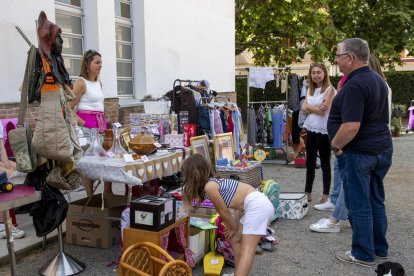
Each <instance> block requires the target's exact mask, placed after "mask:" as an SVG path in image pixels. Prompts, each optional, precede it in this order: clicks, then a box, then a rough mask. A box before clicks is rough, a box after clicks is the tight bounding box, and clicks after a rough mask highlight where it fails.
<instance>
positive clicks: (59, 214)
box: [29, 165, 69, 237]
mask: <svg viewBox="0 0 414 276" xmlns="http://www.w3.org/2000/svg"><path fill="white" fill-rule="evenodd" d="M46 167H47V166H46V165H44V166H42V167H41V168H38V170H36V172H35V173H32V179H34V178H36V180H37V181H38V182H37V183H36V184H38V185H39V188H40V191H41V192H42V199H41V200H40V201H39V202H36V203H34V204H33V205H32V206H31V208H30V212H29V214H30V215H31V216H32V217H33V225H34V227H35V230H36V235H37V236H38V237H42V236H46V235H48V234H49V233H50V232H52V231H53V230H55V229H56V228H57V227H58V226H59V225H60V224H61V223H62V222H63V221H64V220H65V218H66V214H67V212H68V207H69V205H68V202H67V201H66V199H65V197H64V196H63V195H62V193H61V192H60V191H59V190H58V189H55V188H53V187H50V186H49V185H47V184H46V177H47V174H48V172H49V169H48V168H46Z"/></svg>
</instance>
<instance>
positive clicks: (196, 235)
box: [190, 226, 209, 263]
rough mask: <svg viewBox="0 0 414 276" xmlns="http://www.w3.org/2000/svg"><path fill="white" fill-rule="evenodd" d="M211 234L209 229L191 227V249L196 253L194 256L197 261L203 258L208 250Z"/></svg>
mask: <svg viewBox="0 0 414 276" xmlns="http://www.w3.org/2000/svg"><path fill="white" fill-rule="evenodd" d="M208 243H209V234H208V230H202V229H200V228H196V227H192V226H191V227H190V250H191V251H192V252H193V253H194V255H193V258H194V261H195V262H196V263H198V262H199V261H201V260H203V258H204V255H205V254H206V253H207V252H208V249H209V248H208Z"/></svg>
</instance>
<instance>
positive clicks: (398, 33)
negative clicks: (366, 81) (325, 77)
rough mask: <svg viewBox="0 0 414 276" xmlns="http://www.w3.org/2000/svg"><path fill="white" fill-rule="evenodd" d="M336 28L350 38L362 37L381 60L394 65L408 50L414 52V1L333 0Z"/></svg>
mask: <svg viewBox="0 0 414 276" xmlns="http://www.w3.org/2000/svg"><path fill="white" fill-rule="evenodd" d="M328 6H329V10H330V14H331V18H332V21H333V23H334V25H335V27H336V28H337V29H338V30H340V31H341V32H343V33H344V34H345V36H346V37H361V38H363V39H365V40H367V41H368V43H369V45H370V48H371V51H372V52H373V53H374V54H376V55H377V56H378V57H379V58H380V60H381V63H382V64H383V65H384V64H386V65H388V66H389V67H391V68H392V67H393V65H394V63H399V62H401V59H400V55H399V54H400V53H401V51H403V50H404V49H407V50H409V51H410V52H411V54H412V55H414V53H413V51H414V39H413V36H414V1H413V0H347V1H335V0H329V1H328Z"/></svg>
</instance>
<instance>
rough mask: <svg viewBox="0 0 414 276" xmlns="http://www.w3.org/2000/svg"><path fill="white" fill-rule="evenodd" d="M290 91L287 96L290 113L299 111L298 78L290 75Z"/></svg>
mask: <svg viewBox="0 0 414 276" xmlns="http://www.w3.org/2000/svg"><path fill="white" fill-rule="evenodd" d="M290 81H291V82H290V91H289V95H288V102H287V105H288V108H289V109H290V110H292V111H296V110H299V108H300V105H299V93H300V90H299V76H298V75H296V74H292V76H291V80H290Z"/></svg>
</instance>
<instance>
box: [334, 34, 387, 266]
mask: <svg viewBox="0 0 414 276" xmlns="http://www.w3.org/2000/svg"><path fill="white" fill-rule="evenodd" d="M369 54H370V53H369V47H368V43H367V42H366V41H365V40H362V39H360V38H350V39H346V40H344V41H343V42H341V43H339V44H338V47H337V53H336V62H337V63H338V66H339V70H340V71H341V72H342V73H343V74H345V75H347V76H348V78H347V80H346V82H345V84H344V86H343V87H342V90H341V91H340V92H339V93H338V95H337V96H336V97H335V98H334V100H333V102H332V107H331V111H330V114H329V120H328V134H329V138H330V140H331V146H332V150H333V151H334V153H335V155H336V156H337V158H338V166H339V169H340V171H343V172H344V175H341V178H342V181H343V188H344V193H345V204H346V207H347V208H348V211H349V220H350V222H351V225H352V248H351V250H349V251H339V252H336V254H335V255H336V257H337V258H338V259H339V260H341V261H345V262H349V263H355V264H359V265H363V266H372V265H374V264H375V262H374V259H375V257H377V258H386V257H387V255H388V243H387V240H386V237H385V236H386V232H387V215H386V211H385V205H384V200H385V193H384V185H383V179H384V177H385V175H386V174H387V172H388V170H389V168H390V166H391V162H392V152H393V149H392V141H391V136H390V131H389V129H388V126H387V124H388V97H387V95H388V88H387V85H386V83H385V81H384V80H383V79H382V78H381V76H380V75H378V74H377V73H376V72H373V71H372V70H371V69H370V68H369V67H368V57H369Z"/></svg>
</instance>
